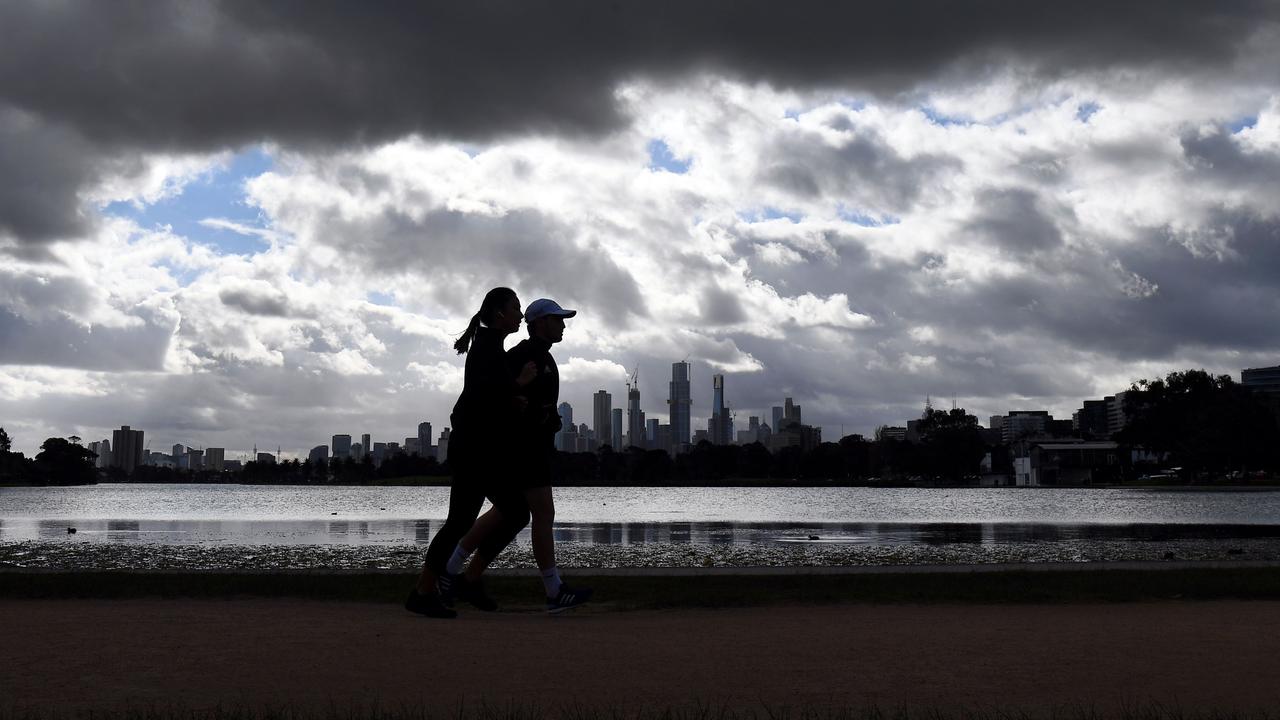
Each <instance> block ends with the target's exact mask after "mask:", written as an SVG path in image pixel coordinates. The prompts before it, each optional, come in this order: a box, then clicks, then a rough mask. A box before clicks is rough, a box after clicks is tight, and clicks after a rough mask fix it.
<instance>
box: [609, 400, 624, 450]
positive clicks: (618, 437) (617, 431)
mask: <svg viewBox="0 0 1280 720" xmlns="http://www.w3.org/2000/svg"><path fill="white" fill-rule="evenodd" d="M609 429H610V430H612V431H613V435H612V436H611V437H610V438H609V444H610V445H612V446H613V449H614V450H621V449H622V408H614V409H613V419H612V420H611V421H610V423H609Z"/></svg>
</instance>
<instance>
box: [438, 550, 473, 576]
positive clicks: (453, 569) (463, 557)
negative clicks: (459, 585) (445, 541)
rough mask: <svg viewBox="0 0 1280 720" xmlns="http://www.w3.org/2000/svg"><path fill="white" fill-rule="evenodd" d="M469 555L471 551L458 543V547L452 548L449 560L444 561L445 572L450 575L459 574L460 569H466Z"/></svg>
mask: <svg viewBox="0 0 1280 720" xmlns="http://www.w3.org/2000/svg"><path fill="white" fill-rule="evenodd" d="M470 556H471V551H470V550H468V549H466V548H464V547H462V544H461V543H459V544H458V547H456V548H454V549H453V556H452V557H450V558H449V562H447V563H445V566H444V570H445V572H447V573H449V574H450V575H461V574H462V571H463V570H466V569H467V558H468V557H470Z"/></svg>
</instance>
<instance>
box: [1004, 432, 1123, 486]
mask: <svg viewBox="0 0 1280 720" xmlns="http://www.w3.org/2000/svg"><path fill="white" fill-rule="evenodd" d="M1125 460H1126V457H1125V454H1124V453H1121V452H1120V450H1119V445H1118V444H1117V443H1115V442H1112V441H1109V440H1098V441H1090V442H1086V441H1081V440H1065V441H1064V440H1046V441H1025V442H1019V443H1015V444H1014V446H1013V476H1014V484H1015V485H1020V486H1033V487H1034V486H1039V485H1088V484H1092V483H1114V482H1117V481H1119V480H1120V479H1121V478H1122V477H1123V467H1124V464H1125Z"/></svg>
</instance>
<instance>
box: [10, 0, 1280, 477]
mask: <svg viewBox="0 0 1280 720" xmlns="http://www.w3.org/2000/svg"><path fill="white" fill-rule="evenodd" d="M863 5H865V7H859V6H858V4H855V3H840V4H837V3H830V2H827V1H825V0H804V1H801V2H795V1H792V2H787V3H766V2H742V1H740V0H734V1H732V2H731V1H729V0H723V1H720V2H716V1H707V2H697V3H686V2H674V1H673V2H666V1H661V2H653V1H647V2H643V3H641V2H632V3H603V2H599V1H598V0H582V1H581V2H564V3H526V2H510V3H504V2H471V3H465V4H448V5H442V6H440V7H434V6H432V5H420V6H412V5H411V4H409V3H399V4H396V3H349V2H336V1H335V2H323V1H318V0H307V1H305V2H302V1H300V2H276V3H270V4H267V3H255V2H233V3H220V2H186V3H153V2H137V3H128V2H119V3H115V2H113V3H103V2H95V1H92V0H86V1H84V2H75V1H71V0H67V1H61V2H52V3H3V4H0V28H3V29H4V30H3V40H2V41H0V177H2V178H3V182H0V426H3V427H5V428H6V430H7V431H8V432H9V434H10V435H11V436H12V437H13V438H14V441H15V446H16V449H18V450H22V451H24V452H27V453H32V452H34V451H35V450H36V448H37V447H38V445H39V444H40V442H41V441H42V440H43V439H44V438H46V437H49V436H68V435H72V434H75V435H79V436H81V437H83V438H84V439H85V440H95V439H101V438H103V437H110V429H111V428H113V427H119V426H120V425H121V424H129V425H132V426H134V427H138V428H142V429H144V430H145V431H146V432H147V438H148V439H149V440H150V441H151V442H150V444H151V448H152V449H153V450H164V449H166V448H167V447H168V446H169V445H171V444H173V443H177V442H181V443H184V444H187V445H192V446H222V447H226V448H228V457H237V456H238V453H240V452H242V451H246V450H248V449H249V448H250V447H252V446H253V445H254V444H257V445H258V446H259V447H261V448H271V449H274V448H275V447H276V446H277V445H279V446H282V447H283V449H284V451H285V453H286V454H290V453H303V454H305V452H306V450H307V449H308V448H310V447H312V446H314V445H319V444H327V443H328V441H329V437H330V436H331V435H332V434H334V433H350V434H352V435H359V434H360V433H365V432H368V433H371V434H372V435H373V436H374V439H375V440H379V441H388V440H390V441H402V440H403V438H404V437H406V436H410V435H414V434H415V433H416V426H417V423H418V422H419V421H422V420H428V421H431V422H432V423H433V425H434V426H435V429H436V432H437V433H438V432H439V430H440V429H441V428H443V427H444V426H446V425H447V424H448V420H447V418H448V413H449V409H450V408H451V407H452V404H453V401H454V400H455V398H456V396H457V393H458V391H459V390H460V387H461V374H462V373H461V368H462V363H463V360H464V357H463V356H459V355H457V354H456V353H454V352H453V351H452V349H451V348H450V346H451V344H452V342H453V340H454V338H455V337H456V336H457V335H458V334H459V333H461V331H462V330H463V329H464V328H465V326H466V322H467V319H468V318H469V317H470V315H471V314H472V313H473V312H475V310H476V309H477V308H478V305H479V302H480V299H481V297H482V296H483V294H484V292H485V291H486V290H487V289H489V288H490V287H492V286H494V285H508V286H510V287H512V288H514V289H515V290H516V291H517V292H518V293H519V295H520V297H521V300H522V301H523V302H525V303H527V302H528V301H530V300H533V299H535V298H538V297H544V296H545V297H552V298H554V299H556V300H558V301H560V302H561V304H563V305H564V306H566V307H571V308H576V309H578V310H579V315H578V317H577V318H575V319H574V320H572V321H570V323H569V328H568V330H567V332H566V334H565V341H564V342H563V343H562V344H561V345H559V346H557V348H556V356H557V358H558V360H559V362H560V367H561V377H562V385H561V394H562V399H563V400H567V401H568V402H570V403H571V404H573V405H574V407H575V411H576V417H575V420H577V421H579V422H582V421H584V420H585V421H586V422H590V407H591V404H590V395H591V393H592V392H594V391H595V390H597V389H601V388H603V389H606V390H609V391H610V392H612V393H613V396H614V403H615V406H620V405H622V404H623V403H624V398H625V387H624V382H625V379H626V376H627V374H628V373H629V371H630V370H631V369H632V368H634V367H637V366H638V367H639V372H640V388H641V391H642V396H643V405H644V408H645V410H646V411H647V412H648V413H649V416H650V417H655V416H656V417H658V418H661V419H663V420H664V421H665V419H666V417H667V416H666V402H665V400H666V394H667V382H668V381H669V379H670V367H671V363H672V362H676V361H679V360H681V359H683V358H685V357H686V356H687V357H688V358H689V361H690V362H691V363H692V364H693V397H694V408H693V413H694V418H695V419H694V427H695V428H705V427H706V417H707V415H708V414H709V408H710V402H711V375H712V374H713V373H716V372H721V373H724V374H725V376H726V396H727V398H728V399H729V401H730V402H731V403H732V405H733V408H734V409H735V411H736V413H737V416H738V424H739V427H745V425H746V418H747V416H749V415H755V414H759V415H762V416H765V417H766V418H767V416H768V414H769V413H768V408H769V407H770V406H772V405H777V404H781V401H782V398H783V397H784V396H791V397H793V398H795V400H796V402H798V403H800V404H801V405H802V406H803V407H804V414H805V420H806V421H807V422H811V423H816V424H820V425H822V426H823V430H824V432H823V437H824V438H825V439H830V440H835V439H838V438H839V436H840V433H841V430H842V429H843V431H844V432H846V433H852V432H859V433H864V434H870V433H871V432H872V431H873V430H874V428H875V427H876V426H878V425H881V424H902V423H904V422H905V421H906V420H907V419H908V418H911V417H916V416H918V414H919V413H920V410H921V407H922V406H923V404H924V401H925V398H926V396H932V398H933V399H934V402H935V404H939V405H944V406H949V404H950V402H951V400H952V398H954V399H955V400H956V402H958V403H959V404H960V405H961V406H963V407H965V408H967V409H969V410H970V411H971V412H974V413H976V414H978V415H979V416H980V417H983V418H984V420H985V418H986V416H987V415H991V414H997V413H1002V412H1005V411H1008V410H1011V409H1048V410H1051V411H1052V412H1053V413H1054V414H1055V416H1058V417H1070V413H1071V411H1072V410H1074V409H1076V408H1078V407H1079V406H1080V403H1081V401H1082V400H1083V399H1086V398H1092V397H1101V396H1103V395H1106V394H1110V393H1114V392H1116V391H1118V390H1123V389H1125V388H1126V387H1127V386H1128V385H1129V383H1130V382H1132V381H1134V380H1136V379H1139V378H1144V377H1154V376H1157V375H1162V374H1164V373H1166V372H1169V371H1171V370H1175V369H1185V368H1191V367H1203V368H1206V369H1208V370H1210V371H1212V372H1215V373H1230V374H1232V375H1234V376H1236V377H1237V379H1238V377H1239V371H1240V369H1241V368H1244V367H1255V366H1263V365H1275V364H1280V218H1278V213H1280V71H1278V70H1277V68H1280V6H1278V5H1277V4H1276V3H1274V2H1215V3H1207V2H1201V1H1200V0H1194V1H1187V2H1165V1H1160V2H1155V1H1152V2H1130V3H1120V4H1116V3H1111V2H1075V3H1061V4H1059V5H1058V6H1050V5H1049V4H1047V3H1026V2H1022V1H1021V0H993V1H989V2H975V3H955V2H950V1H944V0H933V1H931V0H908V1H905V2H894V3H865V4H863ZM522 334H523V331H522ZM512 342H513V341H512Z"/></svg>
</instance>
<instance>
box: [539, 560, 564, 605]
mask: <svg viewBox="0 0 1280 720" xmlns="http://www.w3.org/2000/svg"><path fill="white" fill-rule="evenodd" d="M562 584H563V583H561V582H560V570H559V569H558V568H556V566H555V565H552V566H551V567H549V568H547V569H546V570H543V571H542V585H543V586H544V587H545V588H546V589H547V597H549V598H553V597H556V596H557V595H559V594H560V586H561V585H562Z"/></svg>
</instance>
